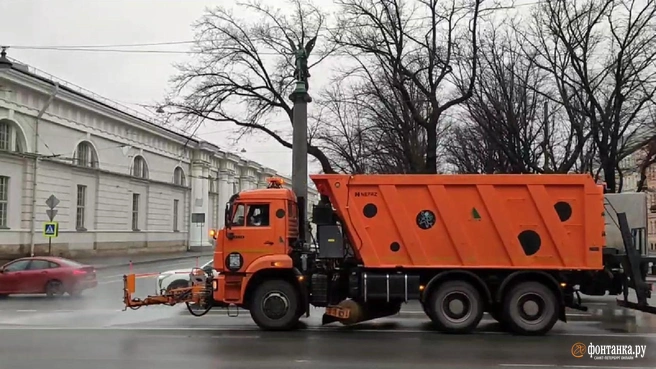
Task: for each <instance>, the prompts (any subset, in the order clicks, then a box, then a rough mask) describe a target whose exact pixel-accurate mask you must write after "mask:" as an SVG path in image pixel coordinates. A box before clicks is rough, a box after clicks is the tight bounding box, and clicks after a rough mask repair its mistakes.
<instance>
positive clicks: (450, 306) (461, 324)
mask: <svg viewBox="0 0 656 369" xmlns="http://www.w3.org/2000/svg"><path fill="white" fill-rule="evenodd" d="M429 301H430V302H429V313H430V314H429V317H431V319H432V320H433V323H435V325H436V326H437V327H438V329H439V330H441V331H444V332H448V333H469V332H471V331H473V330H474V329H476V327H477V326H478V323H480V321H481V319H482V318H483V303H482V301H481V294H480V293H479V292H478V290H477V289H476V288H475V287H474V286H472V285H471V284H470V283H467V282H465V281H447V282H444V283H442V284H441V285H440V286H439V287H438V288H437V290H436V291H435V292H433V293H431V296H430V300H429Z"/></svg>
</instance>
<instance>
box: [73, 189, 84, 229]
mask: <svg viewBox="0 0 656 369" xmlns="http://www.w3.org/2000/svg"><path fill="white" fill-rule="evenodd" d="M86 203H87V186H83V185H77V215H76V221H75V228H77V229H78V230H85V229H86V228H85V227H84V214H85V212H84V210H85V207H86Z"/></svg>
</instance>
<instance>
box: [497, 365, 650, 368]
mask: <svg viewBox="0 0 656 369" xmlns="http://www.w3.org/2000/svg"><path fill="white" fill-rule="evenodd" d="M497 366H501V367H511V368H580V369H585V368H604V369H629V368H630V369H654V368H653V367H648V366H608V365H556V364H498V365H497Z"/></svg>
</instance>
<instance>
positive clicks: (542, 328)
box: [502, 282, 559, 335]
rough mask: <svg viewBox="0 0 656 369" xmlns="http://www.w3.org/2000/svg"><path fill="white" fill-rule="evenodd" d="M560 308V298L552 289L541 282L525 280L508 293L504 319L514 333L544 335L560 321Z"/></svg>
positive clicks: (505, 299) (505, 300) (504, 307)
mask: <svg viewBox="0 0 656 369" xmlns="http://www.w3.org/2000/svg"><path fill="white" fill-rule="evenodd" d="M558 310H559V304H558V299H557V298H556V294H555V293H554V292H553V291H552V290H551V289H549V288H548V287H547V286H545V285H544V284H542V283H539V282H523V283H520V284H518V285H516V286H514V287H513V288H512V289H511V290H510V291H508V293H507V294H506V296H505V298H504V304H503V311H502V312H503V321H504V324H505V325H506V326H507V327H508V329H510V330H511V331H512V332H514V333H517V334H521V335H543V334H545V333H547V332H549V331H550V330H551V328H553V326H554V325H555V324H556V322H557V321H558Z"/></svg>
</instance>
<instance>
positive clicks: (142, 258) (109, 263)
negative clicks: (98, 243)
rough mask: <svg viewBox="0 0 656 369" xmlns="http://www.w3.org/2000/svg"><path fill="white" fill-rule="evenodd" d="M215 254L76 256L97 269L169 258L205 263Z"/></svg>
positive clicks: (191, 252) (210, 252) (208, 252)
mask: <svg viewBox="0 0 656 369" xmlns="http://www.w3.org/2000/svg"><path fill="white" fill-rule="evenodd" d="M213 255H214V253H213V250H212V251H204V252H193V251H186V252H177V253H166V254H148V255H126V256H105V257H93V258H79V259H78V258H76V259H74V260H75V261H77V262H79V263H82V264H88V265H93V266H94V267H96V269H98V270H101V269H109V268H117V267H123V266H128V265H130V262H132V265H139V264H150V263H157V262H161V261H169V260H185V259H194V258H200V260H199V262H200V263H201V264H204V263H206V262H207V260H209V259H210V258H211V257H212V256H213Z"/></svg>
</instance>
